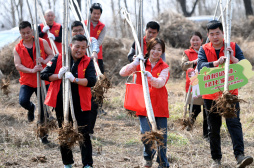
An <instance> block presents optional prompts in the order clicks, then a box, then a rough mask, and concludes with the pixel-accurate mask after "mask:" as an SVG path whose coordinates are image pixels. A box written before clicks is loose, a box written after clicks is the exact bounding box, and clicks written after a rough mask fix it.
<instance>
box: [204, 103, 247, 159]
mask: <svg viewBox="0 0 254 168" xmlns="http://www.w3.org/2000/svg"><path fill="white" fill-rule="evenodd" d="M214 104H215V101H213V100H208V99H204V106H205V108H206V112H207V116H208V126H209V129H208V130H209V138H210V149H211V155H212V158H213V159H214V160H215V159H221V158H222V154H221V139H220V127H221V123H222V121H221V116H220V115H219V114H218V113H216V110H213V111H211V107H212V106H214ZM235 105H236V106H235V107H236V109H238V110H237V117H236V118H229V119H226V124H227V127H228V131H229V134H230V137H231V140H232V143H233V150H234V155H235V157H237V156H238V155H239V154H244V144H243V133H242V125H241V122H240V116H239V115H240V106H239V103H236V104H235Z"/></svg>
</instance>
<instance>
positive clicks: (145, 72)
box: [143, 71, 153, 78]
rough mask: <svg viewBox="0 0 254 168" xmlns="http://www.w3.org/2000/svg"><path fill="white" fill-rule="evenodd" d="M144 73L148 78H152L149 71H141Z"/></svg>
mask: <svg viewBox="0 0 254 168" xmlns="http://www.w3.org/2000/svg"><path fill="white" fill-rule="evenodd" d="M143 73H144V75H145V76H147V77H148V78H152V77H153V75H152V74H151V73H150V72H149V71H143Z"/></svg>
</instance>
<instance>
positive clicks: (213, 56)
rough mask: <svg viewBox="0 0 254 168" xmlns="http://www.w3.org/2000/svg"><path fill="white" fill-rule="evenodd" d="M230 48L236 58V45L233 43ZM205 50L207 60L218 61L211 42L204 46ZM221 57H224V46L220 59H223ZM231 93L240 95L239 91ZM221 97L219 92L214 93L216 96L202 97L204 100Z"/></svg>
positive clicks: (235, 90)
mask: <svg viewBox="0 0 254 168" xmlns="http://www.w3.org/2000/svg"><path fill="white" fill-rule="evenodd" d="M230 47H231V48H232V50H233V51H234V56H235V43H233V42H231V43H230ZM203 49H204V51H205V55H206V58H207V61H208V62H213V61H217V60H218V59H217V55H216V52H215V49H214V48H213V46H212V43H211V42H210V43H207V44H204V45H203ZM221 56H224V45H223V47H221V49H220V54H219V57H221ZM230 64H232V62H231V61H230ZM230 93H231V94H233V95H238V89H234V90H231V91H230ZM219 96H221V92H217V93H214V94H208V95H203V96H202V97H203V99H210V100H216V99H217V98H218V97H219Z"/></svg>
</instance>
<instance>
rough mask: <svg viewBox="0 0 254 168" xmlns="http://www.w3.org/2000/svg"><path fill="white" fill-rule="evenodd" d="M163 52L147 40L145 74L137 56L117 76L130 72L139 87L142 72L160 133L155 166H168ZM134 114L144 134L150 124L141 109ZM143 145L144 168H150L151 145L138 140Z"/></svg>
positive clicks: (154, 41)
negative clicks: (145, 77) (161, 131)
mask: <svg viewBox="0 0 254 168" xmlns="http://www.w3.org/2000/svg"><path fill="white" fill-rule="evenodd" d="M164 52H165V43H164V41H163V40H161V39H159V38H153V39H151V40H150V41H149V42H148V44H147V54H146V57H145V72H141V71H140V65H139V63H140V60H144V59H143V56H142V55H139V56H137V57H136V58H135V59H134V61H133V62H132V63H130V64H128V65H126V66H124V67H123V68H122V69H121V71H120V75H121V76H129V75H131V74H132V73H133V72H136V74H137V80H136V84H139V85H142V81H141V73H145V75H146V76H147V79H148V85H149V88H151V89H150V98H151V103H152V107H153V112H154V116H155V120H156V126H157V128H158V129H159V130H163V137H162V143H161V144H159V145H158V156H157V162H158V163H159V165H160V166H159V167H169V163H168V160H167V155H166V152H167V118H168V117H169V111H168V93H167V89H166V87H165V85H166V83H167V81H168V78H169V67H168V65H167V64H166V63H165V62H164V61H162V58H161V55H162V53H164ZM136 115H137V116H138V117H139V120H140V128H141V133H142V134H143V135H145V134H146V133H148V132H151V124H150V122H149V120H148V118H147V112H146V110H145V109H142V110H141V109H140V110H137V111H136ZM142 142H143V144H144V159H145V165H144V166H145V167H152V162H153V161H152V160H153V157H154V154H155V150H154V149H153V148H152V142H150V141H149V139H146V138H142Z"/></svg>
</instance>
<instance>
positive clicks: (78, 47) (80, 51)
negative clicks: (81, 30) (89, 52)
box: [70, 41, 87, 60]
mask: <svg viewBox="0 0 254 168" xmlns="http://www.w3.org/2000/svg"><path fill="white" fill-rule="evenodd" d="M70 47H71V55H72V57H73V59H74V60H78V59H80V58H82V57H83V56H84V55H85V54H86V48H87V43H86V41H74V43H73V44H70Z"/></svg>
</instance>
